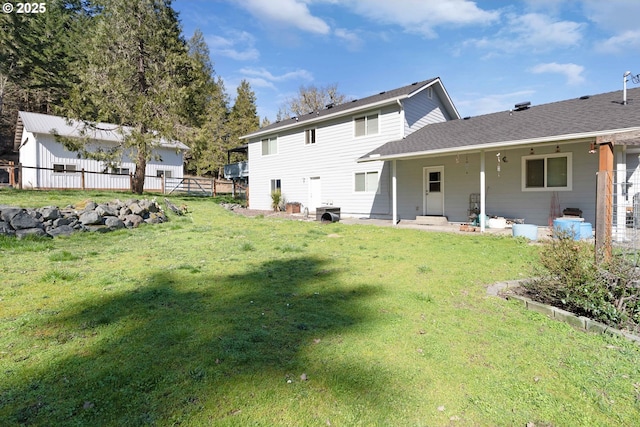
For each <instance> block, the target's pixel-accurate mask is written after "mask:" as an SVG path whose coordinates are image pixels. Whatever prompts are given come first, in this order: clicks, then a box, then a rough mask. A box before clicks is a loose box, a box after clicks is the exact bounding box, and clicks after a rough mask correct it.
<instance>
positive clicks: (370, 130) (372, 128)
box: [353, 113, 378, 136]
mask: <svg viewBox="0 0 640 427" xmlns="http://www.w3.org/2000/svg"><path fill="white" fill-rule="evenodd" d="M353 121H354V125H355V129H354V132H355V135H356V136H364V135H375V134H377V133H378V113H375V114H370V115H368V116H363V117H356V118H355V119H353Z"/></svg>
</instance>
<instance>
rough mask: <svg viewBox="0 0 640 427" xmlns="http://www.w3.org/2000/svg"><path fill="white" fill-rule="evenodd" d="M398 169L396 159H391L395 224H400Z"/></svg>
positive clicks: (392, 203)
mask: <svg viewBox="0 0 640 427" xmlns="http://www.w3.org/2000/svg"><path fill="white" fill-rule="evenodd" d="M397 173H398V171H397V165H396V160H395V159H394V160H392V161H391V200H392V202H391V205H392V206H391V210H392V217H393V219H392V220H393V226H394V227H395V226H396V224H398V174H397Z"/></svg>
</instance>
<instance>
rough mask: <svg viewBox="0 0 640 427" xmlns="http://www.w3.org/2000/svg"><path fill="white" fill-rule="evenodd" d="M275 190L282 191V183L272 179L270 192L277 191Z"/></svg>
mask: <svg viewBox="0 0 640 427" xmlns="http://www.w3.org/2000/svg"><path fill="white" fill-rule="evenodd" d="M277 190H280V191H282V182H281V181H280V180H279V179H272V180H271V192H272V193H273V192H274V191H277Z"/></svg>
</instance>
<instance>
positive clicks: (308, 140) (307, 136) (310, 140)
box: [304, 129, 316, 145]
mask: <svg viewBox="0 0 640 427" xmlns="http://www.w3.org/2000/svg"><path fill="white" fill-rule="evenodd" d="M304 143H305V144H306V145H309V144H315V143H316V130H315V129H307V130H305V131H304Z"/></svg>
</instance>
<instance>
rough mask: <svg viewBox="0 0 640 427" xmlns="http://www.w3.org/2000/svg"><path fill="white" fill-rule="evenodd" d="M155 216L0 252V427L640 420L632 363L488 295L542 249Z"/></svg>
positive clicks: (44, 197) (212, 212)
mask: <svg viewBox="0 0 640 427" xmlns="http://www.w3.org/2000/svg"><path fill="white" fill-rule="evenodd" d="M116 197H119V198H120V199H126V198H129V197H131V196H130V195H127V194H112V193H111V194H110V193H74V192H48V193H47V192H19V191H6V190H4V191H0V204H17V205H21V206H25V207H27V206H31V207H36V206H45V205H51V204H53V205H58V206H64V205H66V204H68V203H73V202H78V201H81V200H84V199H87V198H91V199H93V200H96V201H107V200H111V199H114V198H116ZM149 197H153V196H149ZM160 199H161V197H160ZM172 200H173V202H174V203H175V204H177V205H181V204H183V203H186V204H187V205H188V206H189V210H190V211H191V213H190V214H188V215H187V216H184V217H177V216H175V215H171V216H170V221H169V222H167V223H164V224H160V225H154V226H143V227H141V228H139V229H136V230H121V231H116V232H112V233H109V234H89V233H82V234H76V235H74V236H71V237H69V238H57V239H55V240H22V241H17V240H12V239H0V259H1V260H2V262H1V263H0V283H1V287H0V425H2V426H5V425H6V426H11V425H42V426H67V425H69V426H75V425H78V426H85V425H91V426H98V425H100V426H103V425H113V426H128V425H159V426H164V425H186V426H200V425H201V426H210V425H222V426H225V425H230V426H247V425H254V426H274V425H281V426H327V425H331V426H356V425H362V426H374V425H379V426H390V425H397V426H449V425H451V426H496V425H497V426H525V425H526V424H527V422H533V423H535V425H536V426H538V427H539V426H550V425H553V426H623V425H624V426H631V425H637V423H638V420H639V419H640V347H639V346H636V345H634V344H632V343H629V342H627V341H624V340H622V339H619V338H614V337H610V336H600V335H594V334H589V333H585V332H581V331H578V330H575V329H572V328H571V327H570V326H568V325H566V324H563V323H559V322H555V321H553V320H550V319H548V318H546V317H544V316H542V315H539V314H537V313H534V312H529V311H526V310H525V309H524V308H523V307H522V306H521V305H520V304H518V303H516V302H510V301H506V300H502V299H499V298H495V297H489V296H487V294H486V287H487V286H488V285H489V284H492V283H494V282H496V281H500V280H506V279H517V278H523V277H527V276H528V274H529V271H530V266H531V264H532V263H533V262H535V260H536V259H537V257H536V254H537V251H538V250H539V246H534V245H529V244H527V243H525V242H523V241H521V240H516V239H512V238H510V237H508V238H505V237H502V238H501V237H495V236H489V235H478V234H469V235H454V234H442V233H426V232H420V231H416V230H407V229H393V228H387V227H380V228H378V227H374V226H356V225H351V226H348V225H344V224H341V223H333V224H326V225H323V224H319V223H307V222H296V221H287V220H278V219H270V218H260V217H258V218H244V217H238V216H235V215H234V214H232V213H229V212H227V211H225V210H224V209H222V208H221V207H219V206H218V205H216V204H215V203H214V202H213V200H212V199H206V198H202V199H197V198H190V199H186V198H185V199H182V198H179V197H173V198H172ZM303 377H305V378H304V379H303Z"/></svg>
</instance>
